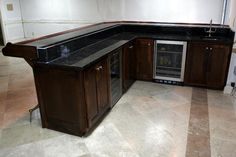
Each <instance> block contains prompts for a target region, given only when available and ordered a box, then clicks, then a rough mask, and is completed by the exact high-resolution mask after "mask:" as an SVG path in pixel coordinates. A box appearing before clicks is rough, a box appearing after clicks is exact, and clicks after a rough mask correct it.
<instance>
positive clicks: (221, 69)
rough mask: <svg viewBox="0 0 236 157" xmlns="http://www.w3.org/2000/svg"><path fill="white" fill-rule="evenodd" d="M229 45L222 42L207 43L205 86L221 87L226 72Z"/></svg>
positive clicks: (224, 81)
mask: <svg viewBox="0 0 236 157" xmlns="http://www.w3.org/2000/svg"><path fill="white" fill-rule="evenodd" d="M230 54H231V53H230V46H228V45H222V44H214V45H209V58H208V66H207V87H209V88H215V89H223V88H224V86H225V83H226V78H227V74H228V66H229V60H230Z"/></svg>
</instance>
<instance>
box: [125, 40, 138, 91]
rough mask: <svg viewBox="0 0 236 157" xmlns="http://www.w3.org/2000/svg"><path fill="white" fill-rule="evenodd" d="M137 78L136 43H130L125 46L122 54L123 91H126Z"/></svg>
mask: <svg viewBox="0 0 236 157" xmlns="http://www.w3.org/2000/svg"><path fill="white" fill-rule="evenodd" d="M135 78H136V55H135V51H134V44H133V43H129V44H128V45H126V46H125V47H124V48H123V54H122V82H123V92H126V91H127V90H128V89H129V87H130V86H131V85H132V84H133V83H134V81H135Z"/></svg>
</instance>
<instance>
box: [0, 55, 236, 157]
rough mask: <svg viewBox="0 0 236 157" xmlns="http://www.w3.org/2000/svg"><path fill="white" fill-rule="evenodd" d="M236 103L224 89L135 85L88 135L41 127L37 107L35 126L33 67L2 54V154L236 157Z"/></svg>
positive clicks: (16, 156)
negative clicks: (81, 135) (31, 111)
mask: <svg viewBox="0 0 236 157" xmlns="http://www.w3.org/2000/svg"><path fill="white" fill-rule="evenodd" d="M235 100H236V98H234V97H232V96H229V95H224V94H223V92H222V91H213V90H204V89H198V88H191V87H182V86H170V85H161V84H157V83H151V82H143V81H136V82H135V84H133V86H132V87H131V88H130V89H129V90H128V91H127V93H126V94H125V95H124V96H123V97H122V98H121V99H120V101H119V102H118V103H117V104H116V106H115V107H114V108H113V109H112V110H111V112H110V113H109V114H108V115H107V116H106V118H105V119H104V120H103V121H102V123H101V124H100V125H99V126H98V127H97V128H96V129H95V130H94V131H93V132H92V133H91V135H88V136H87V137H82V138H81V137H76V136H71V135H67V134H64V133H60V132H56V131H52V130H48V129H43V128H41V122H40V116H39V111H38V110H36V112H34V113H33V121H32V123H31V124H30V122H29V112H28V110H29V109H30V108H31V107H34V105H36V104H37V99H36V93H35V88H34V80H33V75H32V70H31V68H30V66H29V65H27V64H26V63H25V61H24V60H22V59H17V58H7V57H3V56H2V55H1V54H0V157H31V156H34V157H54V156H58V157H68V156H69V157H147V156H148V157H185V156H188V154H189V153H190V154H191V153H192V154H193V155H195V156H202V155H201V154H203V153H205V152H208V154H209V152H210V154H211V156H212V157H235V156H236V150H235V148H236V131H235V130H236V101H235ZM190 135H191V136H192V138H189V137H190ZM198 136H200V137H201V138H199V137H198ZM203 146H207V147H204V149H203V150H202V149H199V148H202V147H203ZM189 147H190V148H191V149H189ZM189 150H192V151H189ZM193 155H192V156H193ZM193 157H194V156H193Z"/></svg>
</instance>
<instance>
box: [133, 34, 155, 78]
mask: <svg viewBox="0 0 236 157" xmlns="http://www.w3.org/2000/svg"><path fill="white" fill-rule="evenodd" d="M135 48H136V55H137V73H136V76H137V79H140V80H152V79H153V51H154V41H153V40H150V39H138V40H136V46H135Z"/></svg>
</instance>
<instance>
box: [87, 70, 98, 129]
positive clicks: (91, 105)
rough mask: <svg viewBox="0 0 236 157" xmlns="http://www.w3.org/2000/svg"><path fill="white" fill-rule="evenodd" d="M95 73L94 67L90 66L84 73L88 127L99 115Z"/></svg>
mask: <svg viewBox="0 0 236 157" xmlns="http://www.w3.org/2000/svg"><path fill="white" fill-rule="evenodd" d="M96 73H97V71H96V66H92V67H91V68H89V69H87V70H86V71H85V72H84V90H85V101H86V106H87V119H88V125H89V127H91V125H92V124H93V121H94V120H95V119H96V118H97V116H98V115H99V106H98V103H97V80H96Z"/></svg>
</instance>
